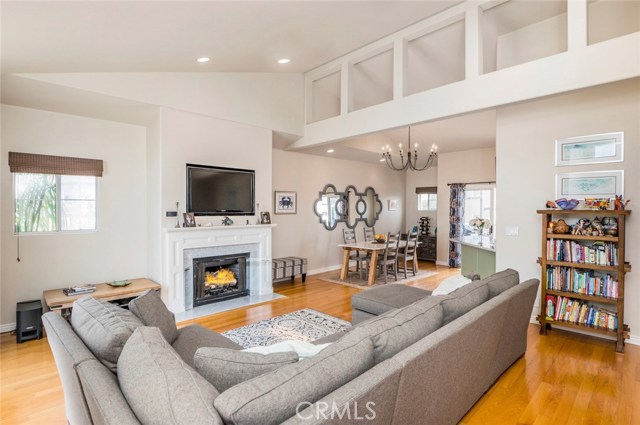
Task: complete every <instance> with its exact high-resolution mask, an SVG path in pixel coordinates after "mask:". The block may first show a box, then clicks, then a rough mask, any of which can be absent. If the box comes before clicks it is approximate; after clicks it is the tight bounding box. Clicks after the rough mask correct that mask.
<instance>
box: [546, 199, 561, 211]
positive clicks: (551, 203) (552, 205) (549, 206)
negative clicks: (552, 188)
mask: <svg viewBox="0 0 640 425" xmlns="http://www.w3.org/2000/svg"><path fill="white" fill-rule="evenodd" d="M545 207H546V208H549V209H551V210H555V209H556V208H558V206H557V205H556V203H555V202H553V201H547V203H546V204H545Z"/></svg>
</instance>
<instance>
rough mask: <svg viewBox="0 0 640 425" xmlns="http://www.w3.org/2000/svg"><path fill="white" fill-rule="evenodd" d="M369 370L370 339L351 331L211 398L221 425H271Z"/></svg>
mask: <svg viewBox="0 0 640 425" xmlns="http://www.w3.org/2000/svg"><path fill="white" fill-rule="evenodd" d="M372 366H373V344H372V342H371V338H370V337H369V336H368V335H367V334H366V333H365V332H362V331H359V330H358V329H354V330H353V331H352V332H349V333H348V334H347V335H345V336H344V337H343V338H341V339H340V340H338V341H337V342H335V343H333V344H331V345H330V346H329V347H327V348H325V349H324V350H322V351H321V352H320V353H319V354H318V355H316V356H314V357H311V358H309V359H305V360H302V361H299V362H297V363H294V364H290V365H285V366H282V367H281V368H279V369H277V370H275V371H273V372H269V373H266V374H264V375H261V376H259V377H257V378H253V379H250V380H248V381H245V382H243V383H241V384H238V385H236V386H234V387H231V388H230V389H228V390H227V391H225V392H223V393H222V394H220V396H218V398H216V400H215V402H214V405H215V407H216V409H217V410H218V412H219V413H220V415H221V416H222V417H223V418H224V421H225V423H226V424H243V425H253V424H255V425H271V424H273V425H275V424H280V423H282V422H284V421H285V420H287V419H289V418H290V417H292V416H294V415H295V414H296V409H297V408H298V405H299V403H303V402H304V403H313V402H315V401H316V400H319V399H320V398H322V397H324V396H325V395H327V394H329V393H331V392H332V391H334V390H336V389H337V388H339V387H341V386H342V385H344V384H345V383H347V382H349V381H351V380H352V379H354V378H356V377H357V376H359V375H361V374H362V373H363V372H365V371H366V370H368V369H369V368H371V367H372Z"/></svg>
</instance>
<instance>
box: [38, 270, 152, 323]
mask: <svg viewBox="0 0 640 425" xmlns="http://www.w3.org/2000/svg"><path fill="white" fill-rule="evenodd" d="M148 289H152V290H154V291H160V285H159V284H157V283H156V282H154V281H152V280H149V279H131V284H130V285H127V286H119V287H113V286H109V285H107V284H106V283H99V284H97V285H96V290H95V292H91V293H89V294H80V295H70V296H69V295H65V294H64V292H62V289H52V290H49V291H44V301H45V303H46V304H47V306H48V307H49V309H51V311H55V312H56V313H58V314H60V315H64V314H63V313H64V312H65V311H66V310H70V309H71V308H72V307H73V302H74V301H76V300H79V299H80V298H85V297H93V298H98V299H101V300H104V301H118V300H126V299H129V298H135V297H137V296H139V295H142V294H143V293H144V292H145V291H146V290H148Z"/></svg>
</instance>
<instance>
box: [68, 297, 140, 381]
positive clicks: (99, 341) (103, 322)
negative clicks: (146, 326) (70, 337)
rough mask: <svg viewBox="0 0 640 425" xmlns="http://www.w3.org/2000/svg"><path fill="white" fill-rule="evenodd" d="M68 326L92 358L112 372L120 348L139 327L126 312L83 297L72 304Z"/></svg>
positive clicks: (114, 306)
mask: <svg viewBox="0 0 640 425" xmlns="http://www.w3.org/2000/svg"><path fill="white" fill-rule="evenodd" d="M71 326H72V327H73V330H74V331H75V332H76V334H77V335H78V336H79V337H80V339H82V341H83V342H84V343H85V345H86V346H87V347H88V348H89V350H91V352H92V353H93V355H94V356H96V357H97V358H98V360H100V361H101V362H102V363H103V364H104V365H105V366H107V367H108V368H109V369H111V371H113V372H115V371H116V365H117V363H118V357H120V353H121V352H122V347H124V344H125V343H126V342H127V340H128V339H129V337H130V336H131V334H132V333H133V331H134V330H135V329H136V328H137V327H139V326H143V323H142V322H141V321H140V320H139V319H138V318H137V317H136V316H134V315H133V313H131V312H130V311H128V310H125V309H123V308H120V307H118V306H116V305H113V304H111V303H108V302H105V301H100V300H97V299H95V298H92V297H86V298H81V299H79V300H77V301H76V302H74V303H73V310H72V313H71Z"/></svg>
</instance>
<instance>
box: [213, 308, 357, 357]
mask: <svg viewBox="0 0 640 425" xmlns="http://www.w3.org/2000/svg"><path fill="white" fill-rule="evenodd" d="M350 327H351V323H349V322H347V321H345V320H341V319H338V318H335V317H332V316H329V315H328V314H324V313H320V312H319V311H316V310H312V309H310V308H305V309H304V310H298V311H294V312H293V313H287V314H283V315H282V316H278V317H273V318H271V319H265V320H261V321H259V322H256V323H253V324H251V325H247V326H243V327H241V328H237V329H232V330H230V331H227V332H223V333H222V335H224V336H226V337H227V338H229V339H231V340H233V341H234V342H235V343H237V344H240V345H242V347H244V348H251V347H257V346H267V345H271V344H275V343H276V342H281V341H286V340H290V339H293V340H296V341H315V340H316V339H319V338H323V337H325V336H328V335H331V334H334V333H336V332H340V331H344V330H347V329H349V328H350Z"/></svg>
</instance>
